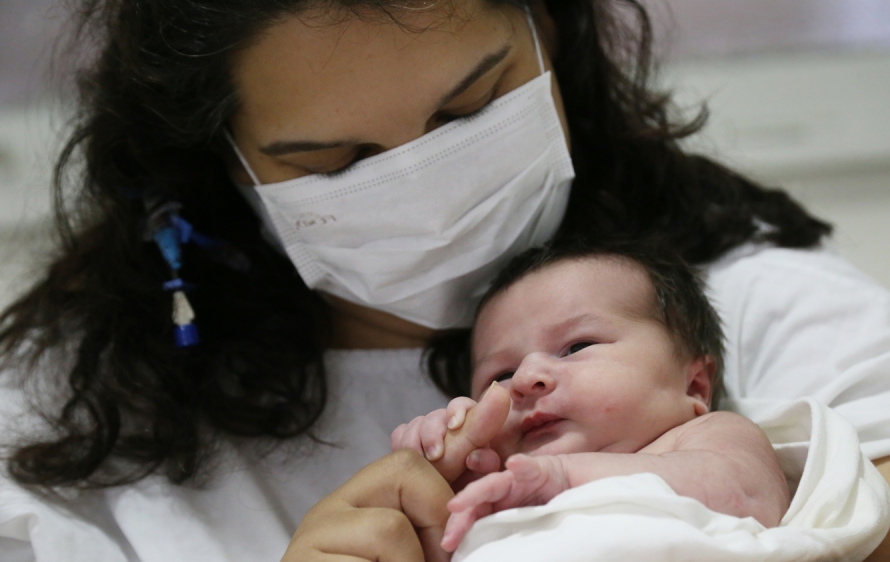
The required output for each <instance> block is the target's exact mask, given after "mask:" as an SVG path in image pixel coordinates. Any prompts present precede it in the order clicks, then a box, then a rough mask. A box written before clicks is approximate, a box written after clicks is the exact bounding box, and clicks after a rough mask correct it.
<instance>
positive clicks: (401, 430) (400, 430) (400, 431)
mask: <svg viewBox="0 0 890 562" xmlns="http://www.w3.org/2000/svg"><path fill="white" fill-rule="evenodd" d="M406 429H408V424H407V423H403V424H402V425H400V426H399V427H397V428H395V429H394V430H393V432H392V435H390V437H389V446H390V448H392V450H393V451H398V450H399V449H402V448H403V447H402V435H404V434H405V430H406Z"/></svg>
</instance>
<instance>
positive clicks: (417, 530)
mask: <svg viewBox="0 0 890 562" xmlns="http://www.w3.org/2000/svg"><path fill="white" fill-rule="evenodd" d="M453 495H454V494H453V493H452V492H451V488H450V487H449V485H448V483H447V482H446V481H445V480H444V479H443V478H442V477H441V476H440V475H439V473H438V472H436V470H435V469H434V468H433V467H432V465H430V463H428V462H427V461H426V460H425V459H424V458H423V457H422V456H420V455H419V454H417V453H416V452H414V451H411V450H409V449H403V450H400V451H396V452H394V453H390V454H389V455H387V456H385V457H383V458H382V459H379V460H377V461H375V462H373V463H371V464H370V465H368V466H366V467H365V468H363V469H362V470H360V471H359V472H358V473H357V474H356V475H355V476H353V477H352V478H351V479H350V480H349V481H348V482H346V484H344V485H343V486H341V487H340V488H338V489H337V490H335V491H334V492H333V493H332V494H331V495H329V496H328V497H326V498H325V499H323V500H322V501H321V502H319V503H318V504H317V505H316V506H315V507H313V508H312V509H311V510H310V511H309V513H308V514H307V515H306V517H305V518H304V519H303V522H302V523H301V524H300V527H299V529H297V532H296V534H295V535H294V538H293V540H292V541H291V544H290V546H289V547H288V550H287V553H286V554H285V557H284V558H283V559H282V560H283V562H332V561H333V560H336V559H335V558H331V557H332V556H335V555H337V556H353V557H357V558H359V559H365V560H379V561H380V562H424V560H426V562H445V561H446V560H447V556H446V554H445V553H444V552H443V551H442V549H441V548H440V547H439V546H438V543H439V541H441V538H442V536H443V533H444V528H445V522H446V521H447V519H448V515H449V513H448V509H447V508H446V507H445V505H446V503H447V502H448V500H450V499H451V498H452V497H453Z"/></svg>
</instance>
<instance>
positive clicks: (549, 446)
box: [516, 435, 598, 457]
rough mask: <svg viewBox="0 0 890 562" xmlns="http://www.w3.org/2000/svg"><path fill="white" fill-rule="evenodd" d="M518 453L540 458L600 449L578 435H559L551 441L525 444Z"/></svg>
mask: <svg viewBox="0 0 890 562" xmlns="http://www.w3.org/2000/svg"><path fill="white" fill-rule="evenodd" d="M524 445H525V446H523V447H520V450H519V451H516V452H517V453H522V454H524V455H529V456H531V457H538V456H541V455H569V454H572V453H590V452H595V451H596V450H598V448H594V447H591V445H590V444H589V443H587V442H585V441H584V440H583V439H581V438H580V436H578V435H559V436H556V437H555V438H553V439H550V440H537V441H536V442H532V443H524Z"/></svg>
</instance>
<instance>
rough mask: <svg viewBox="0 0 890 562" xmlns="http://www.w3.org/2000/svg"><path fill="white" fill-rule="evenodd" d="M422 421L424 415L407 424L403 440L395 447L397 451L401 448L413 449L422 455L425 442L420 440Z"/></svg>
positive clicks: (403, 432)
mask: <svg viewBox="0 0 890 562" xmlns="http://www.w3.org/2000/svg"><path fill="white" fill-rule="evenodd" d="M422 421H423V417H422V416H419V417H416V418H414V419H413V420H411V422H409V423H408V424H405V429H404V431H402V435H401V440H400V442H399V443H398V446H397V448H396V449H395V450H396V451H398V450H399V449H411V450H414V451H417V452H418V453H420V454H421V455H422V454H423V444H422V443H421V442H420V424H421V422H422Z"/></svg>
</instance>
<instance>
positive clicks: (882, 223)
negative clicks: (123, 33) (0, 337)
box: [0, 0, 890, 306]
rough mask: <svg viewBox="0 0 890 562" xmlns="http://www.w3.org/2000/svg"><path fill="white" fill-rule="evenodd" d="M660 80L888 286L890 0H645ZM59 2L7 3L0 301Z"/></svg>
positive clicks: (698, 142) (35, 183) (38, 180)
mask: <svg viewBox="0 0 890 562" xmlns="http://www.w3.org/2000/svg"><path fill="white" fill-rule="evenodd" d="M644 3H645V4H647V5H648V6H649V7H650V9H651V11H652V15H653V17H654V20H655V24H656V32H657V50H658V53H659V56H660V58H661V60H662V67H661V73H660V78H659V79H660V81H661V84H662V85H663V86H664V87H666V88H670V89H672V90H674V91H675V92H676V94H677V99H678V101H679V103H680V106H681V107H682V108H684V109H686V110H688V111H690V112H694V111H696V109H697V107H698V106H699V105H700V104H701V103H702V102H706V103H707V104H708V107H709V108H710V112H711V119H710V121H709V123H708V126H707V127H706V128H705V130H704V131H703V133H701V134H699V135H697V136H696V137H694V138H692V139H690V140H689V146H690V148H691V149H694V150H696V151H700V152H704V153H706V154H708V155H710V156H712V157H715V158H717V159H719V160H721V161H724V162H726V163H728V164H729V165H731V166H733V167H736V168H738V169H741V170H742V171H744V172H746V173H748V174H750V175H752V176H754V177H755V178H756V179H758V180H760V181H762V182H764V183H766V184H768V185H773V186H781V187H784V188H786V189H788V190H790V191H791V192H792V193H793V194H794V195H795V196H796V197H797V198H798V199H799V200H800V201H802V202H803V203H804V204H806V205H807V206H808V207H809V208H810V210H811V211H812V212H814V213H815V214H817V215H819V216H821V217H823V218H826V219H828V220H829V221H831V222H833V223H834V224H835V226H836V234H835V236H834V239H833V241H832V246H833V248H834V249H835V250H836V251H837V252H839V253H840V254H842V255H844V256H845V257H847V258H848V259H849V260H850V261H852V262H853V263H855V264H856V265H857V266H858V267H860V268H861V269H862V270H863V271H865V272H866V273H867V274H869V275H870V276H872V277H874V278H875V279H877V280H879V281H880V282H882V283H884V284H885V285H886V286H888V287H890V108H888V105H890V1H888V0H645V1H644ZM67 20H68V18H67V16H66V13H65V10H64V9H63V8H62V6H61V5H60V2H59V0H0V306H2V305H3V304H5V303H6V302H8V300H9V299H10V298H11V296H12V295H14V294H16V293H17V292H18V291H20V290H22V288H24V287H25V286H27V284H28V283H29V281H30V280H31V279H32V278H33V275H34V272H35V271H36V270H37V269H39V267H40V266H41V264H43V263H45V261H46V255H47V251H48V249H49V248H50V246H51V245H50V243H49V237H48V235H47V233H48V217H49V214H48V213H49V190H48V186H49V178H50V175H51V169H52V162H53V160H54V157H55V154H56V152H57V151H58V149H59V147H60V139H61V138H62V135H63V134H64V128H65V114H64V111H62V110H59V109H58V108H59V107H60V103H59V102H60V101H61V102H64V101H66V100H70V98H71V96H72V91H73V88H72V86H71V85H70V83H66V82H65V78H66V76H65V68H64V66H65V65H64V63H63V64H58V65H55V66H56V67H55V68H54V65H53V62H52V61H53V52H54V48H55V47H56V38H57V37H58V36H59V34H60V32H61V31H63V30H64V29H65V28H66V26H67V25H68V22H67Z"/></svg>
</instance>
